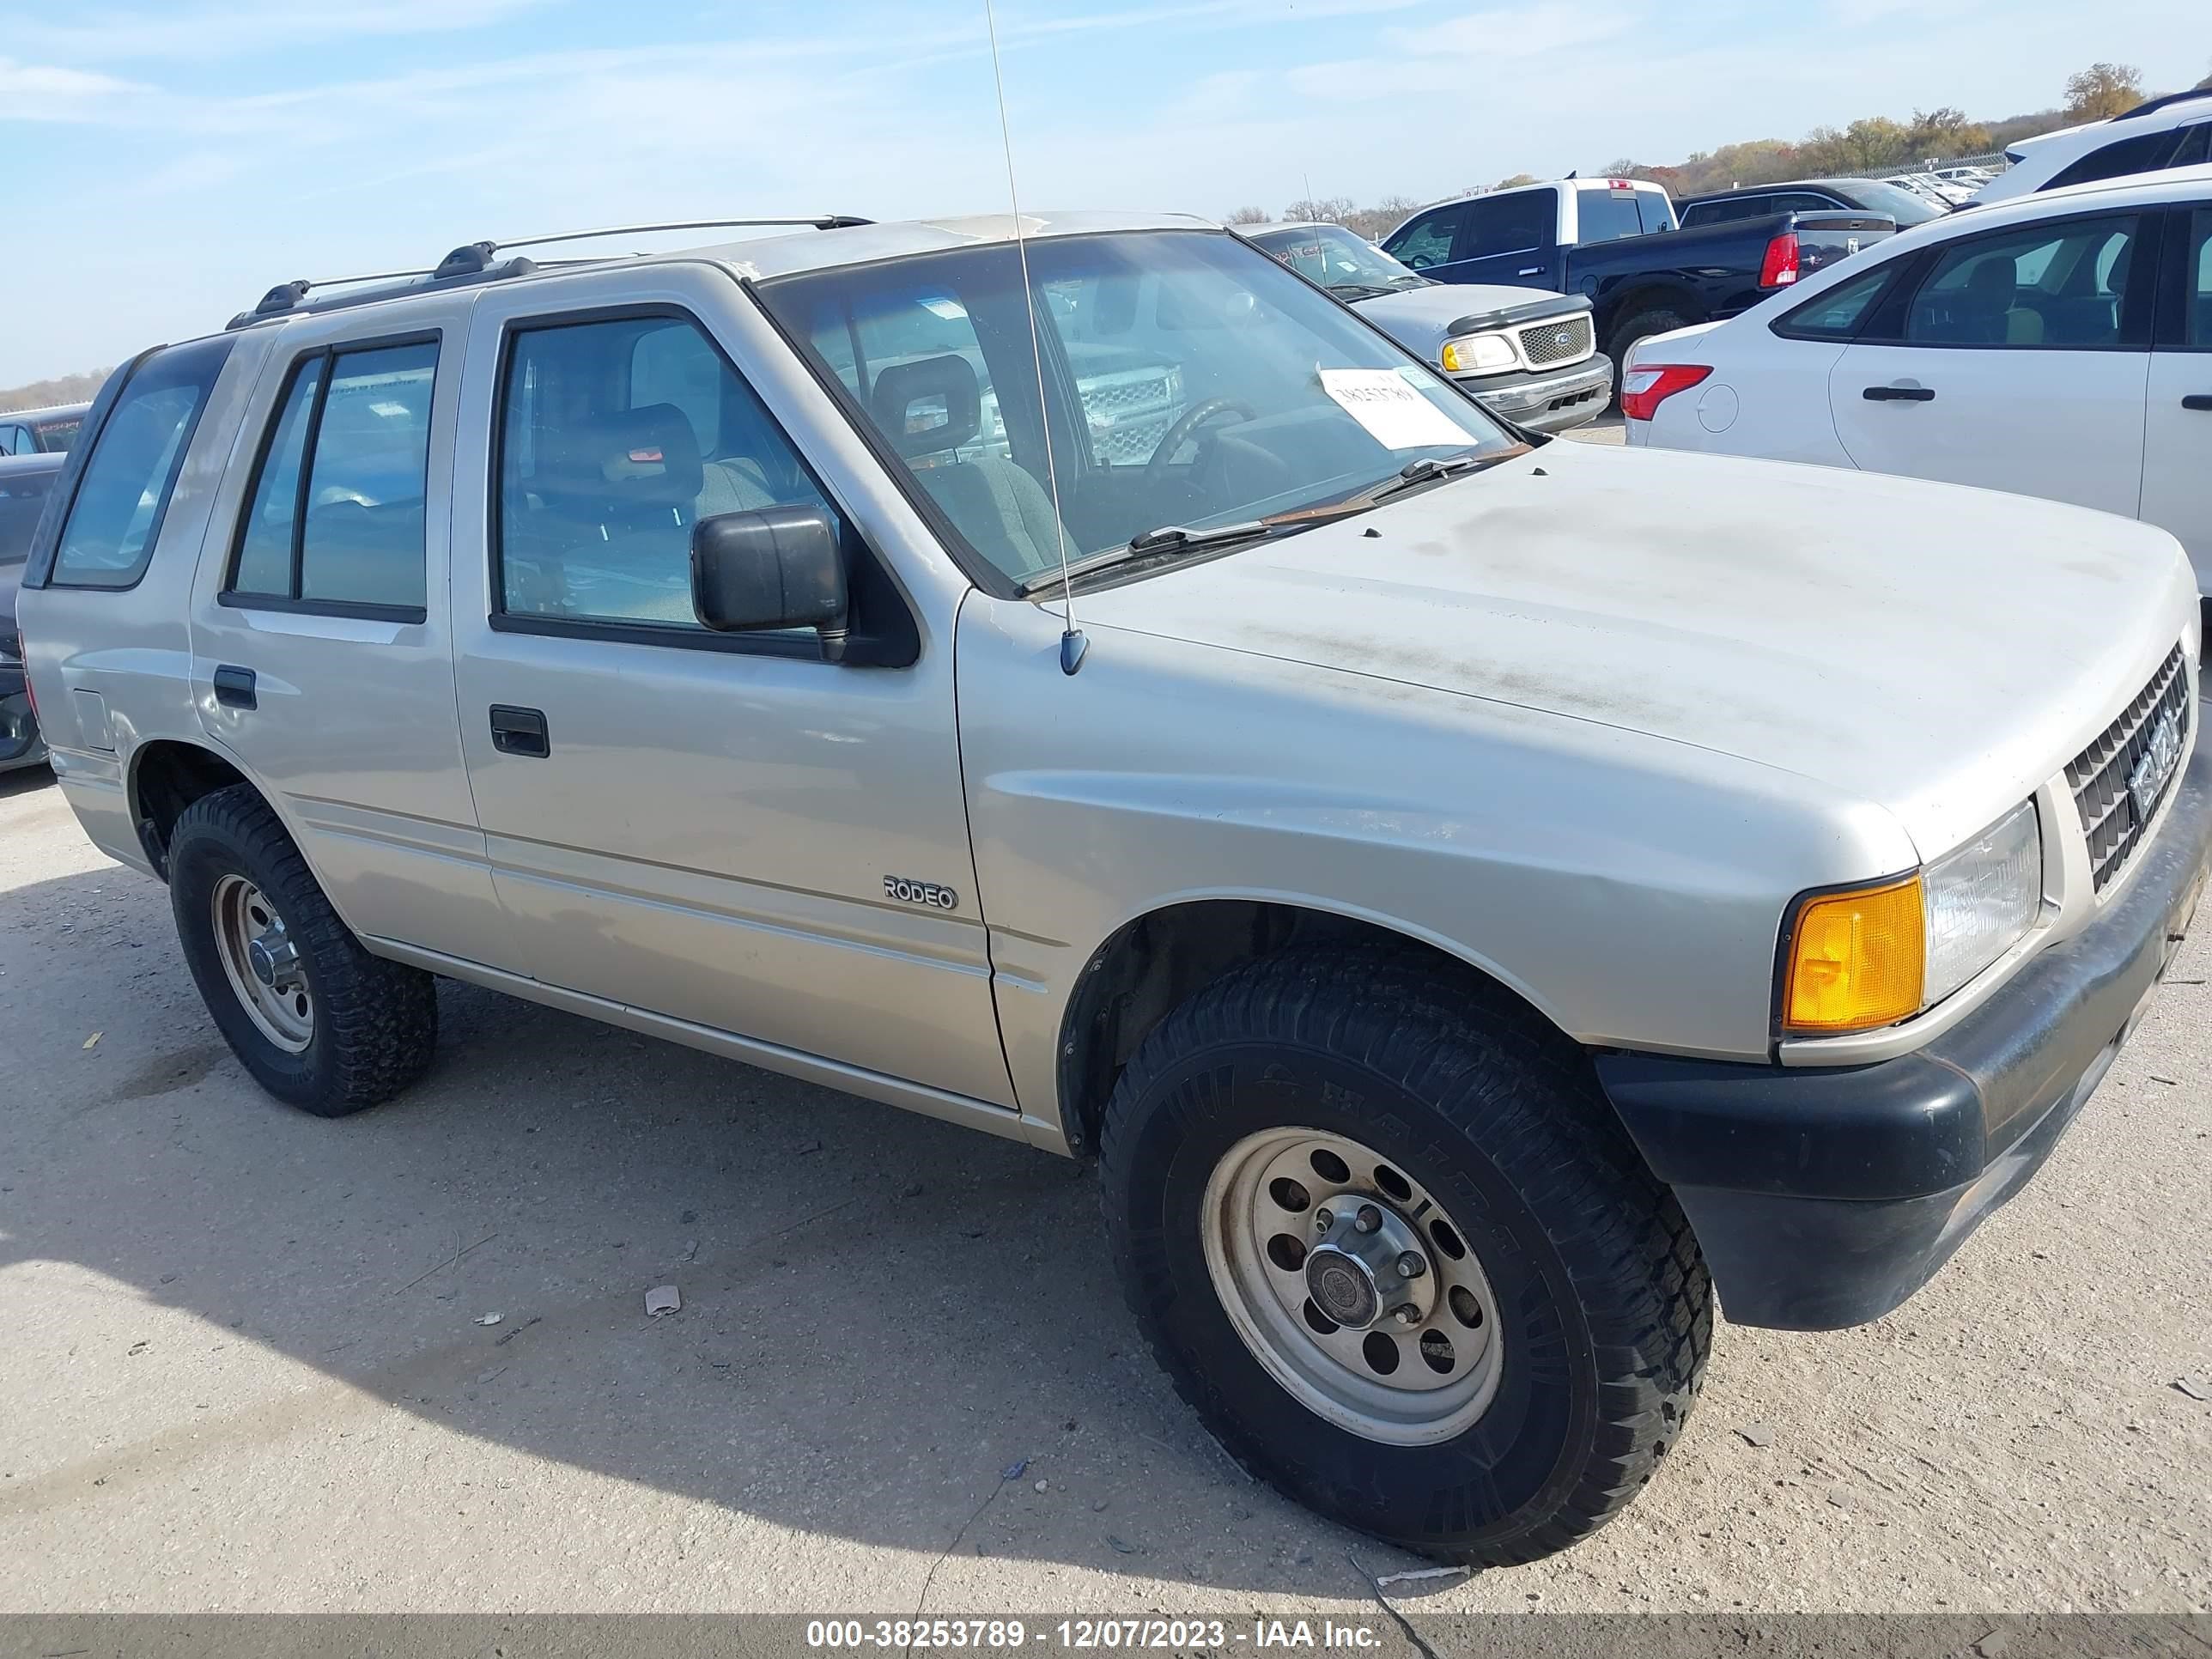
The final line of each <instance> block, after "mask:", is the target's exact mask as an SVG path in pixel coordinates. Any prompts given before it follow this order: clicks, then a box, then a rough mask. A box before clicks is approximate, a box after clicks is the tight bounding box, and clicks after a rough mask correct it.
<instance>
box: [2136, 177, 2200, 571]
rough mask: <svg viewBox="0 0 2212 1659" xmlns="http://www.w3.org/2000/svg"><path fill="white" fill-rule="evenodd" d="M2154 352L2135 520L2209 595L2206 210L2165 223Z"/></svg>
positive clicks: (2196, 209) (2193, 209)
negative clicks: (2163, 535)
mask: <svg viewBox="0 0 2212 1659" xmlns="http://www.w3.org/2000/svg"><path fill="white" fill-rule="evenodd" d="M2166 234H2167V235H2168V236H2169V237H2171V238H2173V239H2174V240H2175V243H2176V246H2175V247H2174V249H2173V253H2174V255H2175V256H2176V257H2173V258H2170V259H2169V261H2168V263H2167V264H2166V283H2167V285H2168V288H2169V290H2170V292H2169V295H2167V296H2166V297H2165V298H2164V299H2163V301H2162V302H2161V306H2160V318H2159V338H2158V349H2156V350H2155V351H2154V352H2153V353H2152V354H2151V360H2150V395H2149V399H2148V407H2147V408H2146V410H2144V414H2143V482H2142V516H2143V518H2144V520H2145V521H2146V522H2148V523H2150V524H2154V525H2156V526H2159V528H2160V529H2161V530H2171V531H2172V532H2173V533H2174V534H2175V535H2177V536H2179V538H2181V544H2182V545H2183V546H2184V547H2185V548H2187V549H2188V550H2189V560H2190V562H2191V564H2194V565H2195V566H2196V567H2197V589H2198V591H2199V592H2206V593H2212V205H2204V206H2192V207H2190V208H2186V209H2184V210H2181V211H2180V212H2179V213H2177V214H2175V215H2174V216H2172V218H2171V219H2169V220H2168V221H2167V230H2166Z"/></svg>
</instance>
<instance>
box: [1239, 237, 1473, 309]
mask: <svg viewBox="0 0 2212 1659" xmlns="http://www.w3.org/2000/svg"><path fill="white" fill-rule="evenodd" d="M1249 240H1250V241H1251V242H1252V244H1253V245H1254V246H1256V247H1260V248H1262V249H1264V250H1266V251H1267V252H1268V253H1269V254H1272V255H1273V257H1274V258H1277V259H1279V260H1280V261H1281V262H1282V263H1283V264H1286V265H1288V266H1289V267H1290V268H1291V270H1295V271H1297V273H1298V275H1299V276H1303V277H1304V278H1305V279H1306V280H1307V281H1308V282H1312V283H1320V284H1321V285H1322V287H1323V288H1337V289H1357V290H1358V291H1359V292H1362V293H1366V294H1389V293H1391V292H1394V291H1395V290H1396V289H1406V288H1426V287H1428V286H1429V279H1428V278H1427V277H1425V276H1422V275H1421V274H1420V273H1419V271H1417V270H1409V269H1408V268H1407V267H1406V266H1404V265H1401V264H1399V263H1398V262H1397V261H1396V260H1395V259H1394V258H1391V257H1390V256H1389V254H1387V253H1385V252H1383V250H1382V249H1381V248H1379V247H1376V246H1375V245H1374V244H1373V243H1372V242H1370V241H1368V240H1366V239H1365V238H1364V237H1362V236H1359V235H1358V234H1355V233H1353V232H1352V231H1349V230H1346V228H1344V227H1343V226H1341V225H1296V226H1292V227H1291V228H1288V229H1284V230H1261V231H1254V232H1251V233H1250V234H1249Z"/></svg>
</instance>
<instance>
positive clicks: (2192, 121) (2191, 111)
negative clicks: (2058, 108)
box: [1974, 88, 2212, 206]
mask: <svg viewBox="0 0 2212 1659" xmlns="http://www.w3.org/2000/svg"><path fill="white" fill-rule="evenodd" d="M2005 160H2006V161H2009V162H2011V163H2012V165H2011V166H2010V167H2008V168H2007V169H2006V170H2005V171H2004V172H2002V173H1999V174H1998V175H1997V176H1996V178H1994V179H1990V182H1989V183H1987V184H1986V185H1983V186H1982V187H1981V189H1980V190H1979V191H1978V192H1976V194H1975V196H1974V203H1975V204H1976V205H1977V206H1988V205H1990V204H1992V203H1996V202H2009V201H2012V200H2013V199H2015V197H2021V196H2029V195H2033V194H2034V193H2035V192H2036V191H2045V190H2064V189H2066V188H2067V187H2068V186H2069V185H2090V184H2095V183H2098V182H2099V181H2100V180H2102V179H2125V178H2130V177H2132V176H2133V175H2135V174H2136V173H2156V172H2159V171H2160V170H2162V169H2164V168H2166V167H2195V166H2197V164H2199V163H2200V162H2205V161H2212V88H2201V89H2199V90H2197V91H2195V92H2177V93H2174V94H2171V95H2170V96H2167V97H2165V98H2154V99H2152V100H2150V102H2148V103H2147V104H2138V105H2136V106H2135V108H2133V109H2131V110H2130V111H2128V112H2127V113H2126V114H2124V115H2115V116H2113V117H2112V118H2111V119H2110V120H2106V121H2091V122H2089V123H2087V125H2082V126H2078V127H2067V128H2065V129H2063V131H2057V132H2046V133H2044V134H2042V135H2041V136H2040V137H2034V138H2023V139H2021V141H2020V142H2019V143H2016V144H2015V145H2014V146H2013V147H2012V148H2011V149H2008V150H2007V151H2005Z"/></svg>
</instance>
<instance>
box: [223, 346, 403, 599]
mask: <svg viewBox="0 0 2212 1659" xmlns="http://www.w3.org/2000/svg"><path fill="white" fill-rule="evenodd" d="M416 345H427V346H435V347H436V348H437V352H438V356H437V361H436V362H435V363H434V364H433V365H432V367H431V371H430V377H431V378H430V408H429V410H428V414H429V425H428V426H426V427H425V428H424V429H423V447H424V451H425V456H426V459H425V465H424V473H423V479H422V495H423V505H424V507H425V512H424V515H423V523H424V526H425V529H424V532H423V538H422V568H423V579H424V581H425V584H426V587H427V584H428V577H429V565H430V540H429V533H428V523H429V516H428V504H429V495H430V480H429V471H428V457H429V456H434V455H435V453H437V451H436V445H435V441H433V439H432V436H431V430H430V428H432V427H435V425H436V423H437V409H438V380H439V377H440V375H441V374H443V373H444V372H445V365H446V331H445V330H444V329H443V328H422V329H415V330H412V331H409V332H407V333H404V334H372V335H365V336H363V337H362V338H360V339H357V340H331V341H326V342H325V343H323V344H321V345H319V346H309V347H307V348H305V349H302V350H301V351H300V352H298V353H297V354H295V356H293V357H292V358H291V359H290V361H289V362H286V363H285V365H284V372H283V376H282V378H281V379H280V380H278V381H277V385H276V398H275V400H274V401H273V402H272V403H271V404H270V408H269V418H268V420H267V421H266V422H264V425H263V428H262V432H261V438H260V441H259V442H258V443H257V444H256V445H255V446H254V452H253V470H252V471H251V472H250V473H248V474H247V475H246V492H245V494H244V495H241V496H240V498H239V504H238V520H237V522H236V523H235V524H234V525H233V526H231V532H230V551H229V553H228V555H227V556H225V558H224V560H223V568H222V592H219V593H217V594H216V599H215V602H216V604H217V605H222V606H224V607H226V608H228V609H229V610H233V611H276V612H277V613H279V614H281V615H284V616H292V617H353V618H356V619H357V620H360V621H363V622H394V623H425V622H428V621H429V619H430V610H429V605H428V603H427V599H426V602H425V603H424V604H422V605H375V604H370V603H368V602H366V601H364V600H360V599H302V598H301V595H300V586H301V567H302V564H303V562H304V559H305V555H306V550H307V491H308V489H309V488H310V486H311V485H312V483H313V477H314V470H315V451H316V449H317V448H318V447H320V445H321V443H322V438H323V405H324V404H325V402H326V401H327V400H328V399H329V398H330V395H331V380H332V378H333V371H334V369H335V368H336V367H337V360H338V359H339V358H340V357H347V356H354V355H356V354H357V353H360V352H367V351H382V350H386V349H398V348H399V347H403V346H416ZM318 361H319V362H321V363H322V365H323V373H322V378H321V379H320V380H318V381H317V382H316V383H315V401H314V403H313V405H312V406H310V408H309V409H308V410H307V430H306V432H305V433H304V434H302V435H301V446H300V478H299V482H298V483H297V484H296V485H295V486H294V489H295V494H294V495H293V498H292V591H291V592H289V593H255V592H246V591H244V590H241V589H240V588H239V587H237V586H235V584H236V582H237V580H238V565H239V560H240V557H241V556H243V555H244V553H245V551H246V531H247V529H248V528H249V527H250V526H251V525H252V516H253V503H254V500H255V498H256V497H257V496H258V495H260V493H261V475H262V473H263V471H265V470H266V469H267V467H268V465H269V457H270V453H271V452H272V451H273V450H274V449H275V448H276V432H277V428H280V427H281V426H283V423H284V410H285V406H286V405H287V404H289V403H290V402H291V400H292V388H293V387H294V386H296V385H298V384H299V380H300V375H301V373H302V372H303V371H304V370H305V369H306V368H307V365H308V364H309V363H311V362H318Z"/></svg>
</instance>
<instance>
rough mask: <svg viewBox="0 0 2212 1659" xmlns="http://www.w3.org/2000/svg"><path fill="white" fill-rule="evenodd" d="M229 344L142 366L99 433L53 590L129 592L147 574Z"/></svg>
mask: <svg viewBox="0 0 2212 1659" xmlns="http://www.w3.org/2000/svg"><path fill="white" fill-rule="evenodd" d="M229 356H230V349H229V343H228V341H223V342H221V343H219V344H218V345H216V346H215V347H211V348H208V349H200V348H193V347H187V348H185V349H182V350H179V351H173V352H164V353H163V354H162V355H161V356H157V357H154V358H150V359H149V360H148V361H147V362H145V363H143V364H142V365H141V366H140V368H139V369H138V371H137V373H136V374H133V375H132V376H131V380H130V382H129V384H127V385H126V386H125V387H124V388H123V392H122V395H121V396H120V397H118V398H117V399H116V400H115V406H114V408H113V409H112V410H111V411H110V412H109V414H108V416H107V419H106V422H105V423H104V424H103V425H102V426H101V428H100V435H99V438H98V440H97V441H95V442H94V445H93V449H92V453H91V455H90V457H89V458H88V459H87V461H86V463H85V468H84V471H83V473H82V475H81V476H80V477H79V479H78V482H77V486H76V496H75V499H74V500H72V501H71V502H70V510H69V517H68V519H67V520H66V521H65V522H64V524H63V526H62V530H61V538H60V541H59V543H58V546H57V548H56V550H55V554H54V563H53V574H52V579H51V580H52V586H56V587H111V588H112V587H132V586H137V582H138V579H139V578H140V577H141V576H143V575H144V574H146V565H147V562H149V560H150V559H151V558H152V557H153V556H154V544H155V542H156V541H157V540H159V539H160V537H161V520H162V519H163V518H164V517H165V516H166V515H167V513H168V510H169V497H170V495H172V494H173V492H174V491H175V489H176V487H177V474H178V473H179V472H180V471H183V470H184V465H185V452H186V451H188V450H189V449H191V444H192V434H193V433H194V432H195V431H197V429H198V428H199V422H200V415H201V412H202V411H203V410H205V408H206V407H207V401H208V397H209V394H210V392H213V391H214V389H215V381H216V375H218V374H221V373H222V366H223V364H224V362H227V361H228V358H229Z"/></svg>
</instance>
